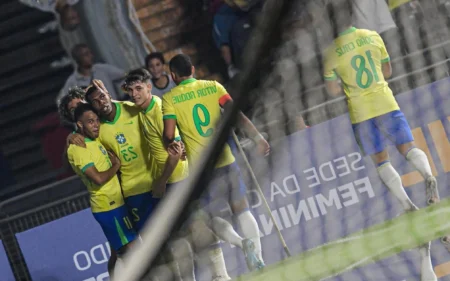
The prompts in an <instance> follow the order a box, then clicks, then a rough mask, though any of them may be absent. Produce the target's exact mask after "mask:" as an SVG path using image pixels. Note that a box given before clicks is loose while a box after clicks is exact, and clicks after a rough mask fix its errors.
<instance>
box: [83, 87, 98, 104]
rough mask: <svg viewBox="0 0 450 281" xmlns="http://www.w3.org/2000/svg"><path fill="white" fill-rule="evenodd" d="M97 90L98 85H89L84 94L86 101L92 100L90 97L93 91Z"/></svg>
mask: <svg viewBox="0 0 450 281" xmlns="http://www.w3.org/2000/svg"><path fill="white" fill-rule="evenodd" d="M97 91H98V89H97V87H95V86H94V85H89V86H88V87H87V88H86V93H85V94H84V98H85V99H86V101H87V102H90V101H89V97H90V96H91V95H92V94H93V93H95V92H97Z"/></svg>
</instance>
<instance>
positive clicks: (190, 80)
mask: <svg viewBox="0 0 450 281" xmlns="http://www.w3.org/2000/svg"><path fill="white" fill-rule="evenodd" d="M195 81H197V79H195V78H189V79H186V80H184V81H183V82H181V83H180V85H186V84H189V83H192V82H195Z"/></svg>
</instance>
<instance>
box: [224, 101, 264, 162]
mask: <svg viewBox="0 0 450 281" xmlns="http://www.w3.org/2000/svg"><path fill="white" fill-rule="evenodd" d="M232 105H233V101H232V99H231V98H228V99H227V100H226V101H225V102H221V106H222V108H223V109H224V110H225V111H228V110H230V107H231V106H232ZM238 126H239V128H242V129H243V130H244V131H245V133H246V134H247V135H248V136H249V137H250V138H252V139H253V140H254V142H255V143H256V145H257V150H258V152H259V153H260V154H262V155H268V154H269V152H270V145H269V143H268V142H267V141H266V140H265V139H264V137H263V136H262V135H261V133H260V132H259V131H258V129H256V127H255V125H253V123H252V121H250V119H248V118H247V116H245V114H244V113H242V112H241V111H239V118H238Z"/></svg>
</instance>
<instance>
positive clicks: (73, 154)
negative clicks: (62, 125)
mask: <svg viewBox="0 0 450 281" xmlns="http://www.w3.org/2000/svg"><path fill="white" fill-rule="evenodd" d="M67 157H68V159H69V162H70V163H71V164H72V165H73V167H74V168H77V169H79V170H80V171H81V172H83V173H84V172H85V171H86V170H87V169H88V168H90V167H93V166H95V165H94V160H93V159H92V156H91V153H90V152H89V151H88V150H87V149H85V148H82V147H78V146H72V147H71V148H70V149H69V151H68V152H67Z"/></svg>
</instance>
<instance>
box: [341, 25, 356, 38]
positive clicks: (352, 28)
mask: <svg viewBox="0 0 450 281" xmlns="http://www.w3.org/2000/svg"><path fill="white" fill-rule="evenodd" d="M354 31H356V27H354V26H352V27H350V28H348V29H346V30H344V31H342V32H341V33H339V36H342V35H346V34H349V33H352V32H354Z"/></svg>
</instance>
